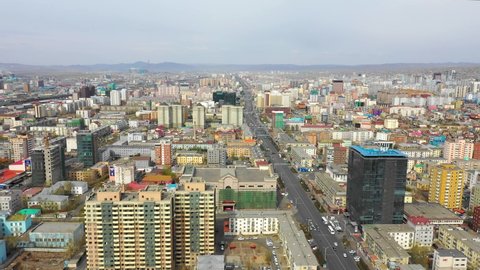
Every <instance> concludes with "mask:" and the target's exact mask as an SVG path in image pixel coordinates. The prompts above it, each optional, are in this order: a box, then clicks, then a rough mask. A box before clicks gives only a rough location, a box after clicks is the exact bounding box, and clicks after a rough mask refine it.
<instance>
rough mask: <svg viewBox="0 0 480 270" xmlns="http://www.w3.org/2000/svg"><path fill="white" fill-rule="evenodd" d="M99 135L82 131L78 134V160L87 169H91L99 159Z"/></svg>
mask: <svg viewBox="0 0 480 270" xmlns="http://www.w3.org/2000/svg"><path fill="white" fill-rule="evenodd" d="M98 147H99V145H98V135H97V134H96V133H95V132H91V131H85V130H81V131H79V132H78V133H77V158H78V160H79V161H80V162H81V163H83V165H84V166H85V167H91V166H93V165H95V163H97V162H98V161H99V159H98Z"/></svg>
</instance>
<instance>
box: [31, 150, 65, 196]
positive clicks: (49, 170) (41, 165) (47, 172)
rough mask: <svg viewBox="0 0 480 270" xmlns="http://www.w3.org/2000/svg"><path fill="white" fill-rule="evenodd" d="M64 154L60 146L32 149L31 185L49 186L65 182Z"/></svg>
mask: <svg viewBox="0 0 480 270" xmlns="http://www.w3.org/2000/svg"><path fill="white" fill-rule="evenodd" d="M64 168H65V154H64V149H63V147H62V146H61V145H59V144H57V145H45V146H44V147H38V148H35V149H33V153H32V184H33V185H34V186H44V185H46V186H51V185H53V184H55V183H56V182H58V181H63V180H65V176H66V175H65V169H64Z"/></svg>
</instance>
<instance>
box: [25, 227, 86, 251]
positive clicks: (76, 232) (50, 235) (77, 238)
mask: <svg viewBox="0 0 480 270" xmlns="http://www.w3.org/2000/svg"><path fill="white" fill-rule="evenodd" d="M84 235H85V229H84V225H83V223H70V222H45V223H42V224H40V225H39V226H38V227H36V228H35V229H34V230H32V231H31V232H30V233H29V240H30V243H31V244H33V247H36V248H60V249H66V248H68V246H69V244H75V243H80V242H82V240H83V239H84Z"/></svg>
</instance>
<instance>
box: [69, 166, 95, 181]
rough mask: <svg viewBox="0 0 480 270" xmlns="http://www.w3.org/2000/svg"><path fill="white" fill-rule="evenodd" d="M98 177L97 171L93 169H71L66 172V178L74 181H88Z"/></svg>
mask: <svg viewBox="0 0 480 270" xmlns="http://www.w3.org/2000/svg"><path fill="white" fill-rule="evenodd" d="M98 177H99V175H98V173H97V171H96V170H93V169H83V170H73V171H69V172H68V173H67V179H70V180H74V181H84V182H90V181H93V180H95V179H97V178H98Z"/></svg>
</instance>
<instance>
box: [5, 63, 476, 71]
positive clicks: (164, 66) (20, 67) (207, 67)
mask: <svg viewBox="0 0 480 270" xmlns="http://www.w3.org/2000/svg"><path fill="white" fill-rule="evenodd" d="M472 67H480V64H478V63H393V64H379V65H293V64H261V65H235V64H232V65H215V64H181V63H172V62H163V63H146V62H135V63H121V64H95V65H53V66H42V65H24V64H15V63H0V70H8V71H11V72H17V73H18V72H38V73H47V72H100V71H110V72H126V71H128V70H129V69H131V68H136V69H145V70H148V71H149V72H182V71H185V72H192V71H227V72H236V71H337V72H338V71H355V72H375V71H399V70H412V69H445V68H472Z"/></svg>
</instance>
